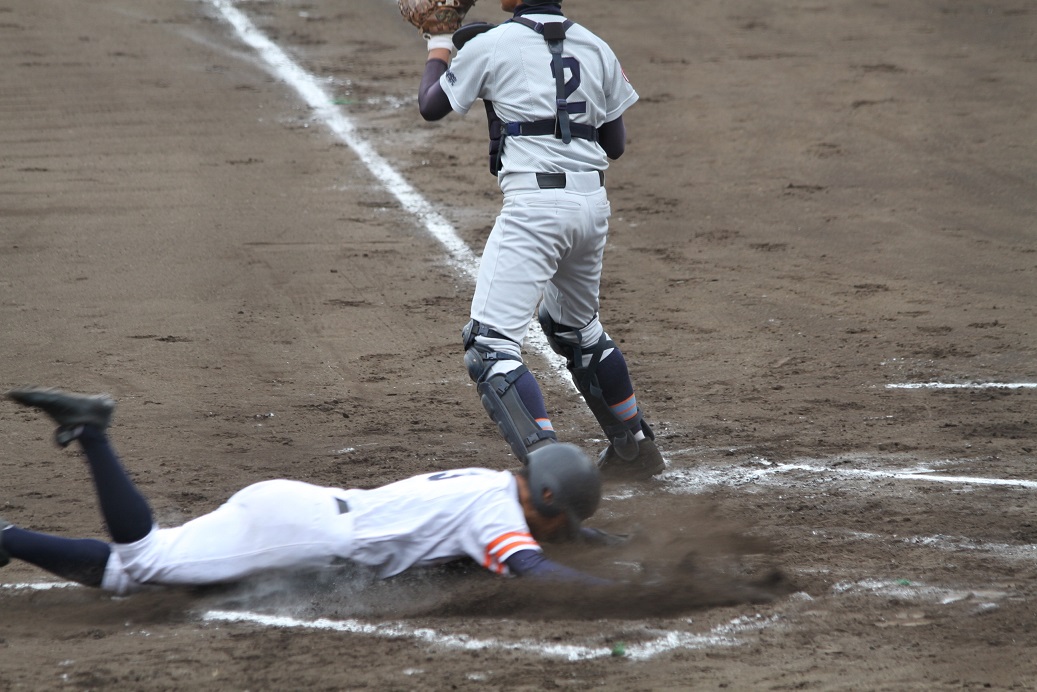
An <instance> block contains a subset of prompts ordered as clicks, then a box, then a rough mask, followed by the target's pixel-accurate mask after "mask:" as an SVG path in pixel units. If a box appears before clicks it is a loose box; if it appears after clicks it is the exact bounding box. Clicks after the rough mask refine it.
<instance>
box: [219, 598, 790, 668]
mask: <svg viewBox="0 0 1037 692" xmlns="http://www.w3.org/2000/svg"><path fill="white" fill-rule="evenodd" d="M202 618H203V620H205V621H207V622H212V621H221V622H235V623H250V624H255V625H261V626H264V627H283V628H298V629H318V630H326V631H331V632H344V633H348V634H365V635H371V636H377V637H384V638H388V639H413V640H417V641H420V642H424V643H427V644H431V645H434V646H439V647H443V648H447V649H461V650H464V651H481V650H486V649H493V650H506V651H519V652H523V653H532V654H538V655H542V656H545V657H548V658H562V659H565V660H567V661H580V660H586V659H590V658H603V657H607V656H612V655H613V654H612V647H610V646H595V645H592V644H554V643H549V642H545V641H538V640H535V639H519V640H512V641H508V640H504V639H498V638H485V639H483V638H478V637H471V636H469V635H465V634H448V633H444V632H441V631H438V630H435V629H432V628H428V627H410V626H408V625H407V624H405V623H400V622H384V623H377V624H371V623H365V622H361V621H359V620H332V619H329V618H318V619H316V620H302V619H299V618H294V617H285V616H278V615H262V614H260V613H242V612H235V611H227V610H212V611H209V612H207V613H205V614H204V615H203V616H202ZM777 620H778V618H773V617H772V618H764V617H763V616H757V617H751V618H750V617H739V618H736V619H734V620H732V621H730V622H728V623H725V624H723V625H720V626H718V627H714V628H713V629H711V630H710V631H709V632H707V633H706V634H694V633H691V632H679V631H675V630H671V631H661V632H660V631H658V630H646V631H648V632H650V633H651V634H652V636H651V638H649V639H648V640H647V641H641V642H636V643H630V644H626V645H625V656H626V657H627V658H631V659H634V660H645V659H649V658H652V657H654V656H658V655H659V654H662V653H665V652H667V651H672V650H674V649H702V648H707V647H721V646H736V645H738V644H740V643H741V642H740V640H739V639H738V638H737V635H739V634H744V633H747V632H752V631H757V630H760V629H763V628H765V627H767V626H769V625H772V624H774V623H775V622H777Z"/></svg>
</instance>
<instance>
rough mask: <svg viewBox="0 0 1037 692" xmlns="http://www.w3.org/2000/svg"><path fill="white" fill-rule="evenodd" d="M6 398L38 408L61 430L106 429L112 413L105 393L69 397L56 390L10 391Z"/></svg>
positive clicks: (112, 404)
mask: <svg viewBox="0 0 1037 692" xmlns="http://www.w3.org/2000/svg"><path fill="white" fill-rule="evenodd" d="M7 397H8V398H10V399H12V400H14V401H17V402H18V403H19V404H22V405H23V406H28V407H31V408H35V409H39V410H40V411H43V412H44V413H46V414H47V415H48V416H50V417H51V418H52V419H53V420H54V422H56V423H57V424H58V425H60V426H62V427H66V426H75V425H94V426H97V427H99V428H102V429H103V428H106V427H108V424H109V423H110V422H111V419H112V413H113V412H114V411H115V400H114V399H112V398H111V397H110V396H108V395H107V394H90V395H87V394H72V393H70V392H64V391H61V390H59V389H37V388H25V389H12V390H11V391H9V392H7Z"/></svg>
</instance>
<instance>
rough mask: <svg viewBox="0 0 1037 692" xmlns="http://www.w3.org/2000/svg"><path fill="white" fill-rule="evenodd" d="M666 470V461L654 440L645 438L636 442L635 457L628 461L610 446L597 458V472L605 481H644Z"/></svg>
mask: <svg viewBox="0 0 1037 692" xmlns="http://www.w3.org/2000/svg"><path fill="white" fill-rule="evenodd" d="M665 469H666V461H664V460H663V455H662V453H661V452H660V451H659V448H658V447H656V446H655V440H651V439H649V438H647V437H646V438H645V439H643V440H638V442H637V456H636V457H634V458H633V459H632V460H630V461H626V460H625V459H622V458H621V457H620V456H619V455H618V454H616V452H615V450H614V449H613V448H612V445H609V446H608V447H606V448H605V451H603V452H602V453H601V455H600V456H598V471H600V472H601V477H602V478H604V479H606V480H632V481H645V480H648V479H649V478H651V477H652V476H655V475H658V474H660V473H662V472H663V471H664V470H665Z"/></svg>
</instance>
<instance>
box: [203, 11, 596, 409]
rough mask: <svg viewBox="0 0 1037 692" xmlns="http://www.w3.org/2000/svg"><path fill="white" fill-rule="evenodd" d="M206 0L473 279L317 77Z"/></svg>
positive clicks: (439, 222)
mask: <svg viewBox="0 0 1037 692" xmlns="http://www.w3.org/2000/svg"><path fill="white" fill-rule="evenodd" d="M210 2H211V3H212V6H213V7H214V8H215V9H216V10H217V11H218V12H219V13H220V14H221V15H222V16H223V18H224V19H225V20H226V21H227V23H228V24H230V25H231V26H232V27H233V28H234V30H235V32H237V35H238V37H239V38H240V39H241V40H242V41H243V42H244V43H245V44H246V45H248V46H250V47H251V48H252V49H254V50H255V51H256V52H257V53H258V54H259V56H260V58H262V60H263V62H264V63H266V65H267V66H268V67H269V68H270V71H271V72H272V74H273V76H274V77H277V78H278V79H280V80H281V81H283V82H284V83H285V84H287V85H288V86H290V87H292V88H293V89H295V91H296V92H297V93H298V94H299V96H300V97H302V100H303V101H304V102H305V103H306V105H308V106H309V107H310V108H312V109H313V114H314V116H315V117H316V118H317V119H318V120H320V121H321V122H323V123H324V124H325V125H327V127H328V129H330V130H331V131H332V132H333V133H334V134H335V135H336V136H337V137H338V138H339V139H340V140H342V142H343V143H345V144H346V145H347V146H348V147H349V148H350V149H352V150H353V153H355V154H356V155H357V157H358V158H359V159H360V161H361V162H362V163H363V164H364V166H366V167H367V169H368V170H369V171H370V172H371V174H372V175H373V176H374V177H375V178H376V179H377V180H378V181H379V182H380V183H381V184H382V185H384V186H385V188H386V189H387V190H388V191H389V192H390V193H391V194H392V195H393V197H395V198H396V199H397V200H398V201H399V203H400V205H401V206H402V207H403V208H404V209H405V210H406V211H408V212H409V213H411V214H413V215H414V216H415V217H417V218H418V219H419V220H420V221H421V222H422V224H424V226H425V229H426V230H427V231H428V232H429V233H430V234H431V235H432V237H433V238H435V239H436V240H438V241H439V242H440V244H442V245H443V247H444V248H446V250H447V253H448V254H449V258H450V260H451V261H452V262H453V264H454V266H455V267H456V268H457V269H458V270H459V271H460V272H461V273H462V274H463V275H464V276H465V277H467V278H468V279H469V280H471V281H473V282H474V280H475V279H476V277H477V276H478V273H479V269H478V267H479V262H478V258H476V256H475V254H474V253H473V252H472V251H471V249H469V247H468V246H467V245H466V244H465V243H464V241H463V240H461V237H460V236H459V235H458V234H457V231H456V230H455V229H454V227H453V226H452V225H451V223H450V222H449V221H448V220H447V219H446V218H445V217H444V216H443V215H442V214H440V213H439V212H438V211H436V209H435V207H433V206H432V204H431V203H429V201H428V200H426V199H425V198H424V197H423V196H422V195H421V193H420V192H418V191H417V190H416V189H414V187H413V186H412V185H411V184H410V183H408V182H407V181H406V180H405V179H404V177H403V176H402V175H400V174H399V173H398V172H397V171H396V169H395V168H393V166H392V164H391V163H389V161H388V160H387V159H386V158H385V157H383V156H382V155H381V154H379V153H378V152H377V151H375V149H374V147H372V146H371V144H370V143H369V142H367V140H365V139H363V138H362V137H361V136H360V135H359V134H358V133H357V128H356V125H354V124H353V121H352V120H350V119H349V118H347V117H346V116H345V115H343V113H342V112H341V111H340V110H339V109H338V107H337V106H336V105H335V103H334V100H333V99H332V98H331V96H330V95H328V93H327V92H325V91H324V89H323V88H322V87H321V85H320V83H319V82H318V80H317V78H316V77H314V76H313V75H311V74H309V73H308V72H306V71H305V70H304V69H302V68H301V67H300V66H299V65H298V64H296V63H295V62H294V61H292V59H291V58H289V57H288V55H286V54H285V52H284V51H283V50H281V48H280V47H279V46H278V45H277V44H276V43H274V42H273V41H271V40H270V39H268V38H267V37H266V36H264V35H263V33H262V32H261V31H260V30H259V29H257V28H256V26H255V24H253V23H252V21H251V20H250V19H249V18H248V17H247V16H246V15H245V14H244V13H243V12H241V11H240V10H238V9H237V8H236V7H234V6H233V5H232V4H231V2H230V1H229V0H210ZM534 322H535V320H534ZM531 326H532V325H531ZM527 342H528V343H529V345H530V346H532V347H533V348H534V350H535V351H536V352H537V353H538V354H539V355H540V356H542V357H543V358H545V359H546V360H547V361H548V362H549V363H550V364H551V367H552V369H553V370H554V371H555V373H556V375H558V376H559V378H560V379H562V380H563V381H568V378H562V377H561V375H560V373H561V371H562V369H563V368H564V367H565V360H564V359H563V358H562V357H561V356H558V355H557V354H555V353H554V351H552V350H551V348H550V347H549V346H548V343H547V339H546V338H545V337H544V334H543V331H542V330H541V329H539V326H537V327H536V328H532V329H530V331H529V334H528V336H527ZM569 384H570V386H571V387H572V389H573V390H574V391H575V389H576V385H575V384H572V383H571V382H569Z"/></svg>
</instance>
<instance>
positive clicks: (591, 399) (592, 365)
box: [537, 303, 642, 461]
mask: <svg viewBox="0 0 1037 692" xmlns="http://www.w3.org/2000/svg"><path fill="white" fill-rule="evenodd" d="M537 317H538V318H539V320H540V326H541V327H542V328H543V330H544V335H545V336H546V337H547V342H548V343H549V344H550V345H551V348H552V349H553V350H554V352H555V353H557V354H558V355H560V356H565V358H566V367H567V368H568V369H569V374H570V375H572V378H573V382H574V383H575V384H576V388H577V389H578V390H579V392H580V394H581V395H583V399H584V401H586V402H587V406H588V407H589V408H590V410H591V413H592V414H594V418H595V419H596V420H597V421H598V425H600V426H601V429H602V431H603V432H604V433H605V437H607V438H608V440H609V443H610V446H611V447H612V450H613V453H614V454H615V455H616V456H618V457H619V458H620V459H623V460H624V461H633V460H634V459H636V458H637V439H636V437H635V435H636V433H637V431H639V430H641V429H642V420H641V411H640V410H638V411H637V413H636V414H635V415H634V416H633V417H631V418H630V419H629V420H622V419H620V418H618V417H617V416H616V414H615V413H614V412H613V410H612V407H611V406H609V404H608V403H607V402H606V401H605V397H604V394H603V393H602V390H601V385H600V383H599V381H598V365H599V364H600V363H601V359H602V356H604V354H605V352H606V351H608V350H609V349H614V348H615V347H616V345H615V344H614V343H613V342H612V340H611V339H609V338H608V337H607V336H606V335H605V333H604V332H602V334H601V336H600V337H599V338H598V341H597V343H595V344H594V346H593V347H591V348H590V349H588V350H586V351H585V350H584V348H583V345H582V343H581V339H580V330H579V329H577V328H574V327H568V326H565V325H560V324H557V323H556V322H555V321H554V319H552V318H551V315H550V314H549V313H548V312H547V309H546V308H545V307H544V305H543V303H541V304H540V310H539V311H538V314H537ZM566 332H571V333H574V334H575V335H576V338H567V337H563V336H560V334H562V333H566Z"/></svg>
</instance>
